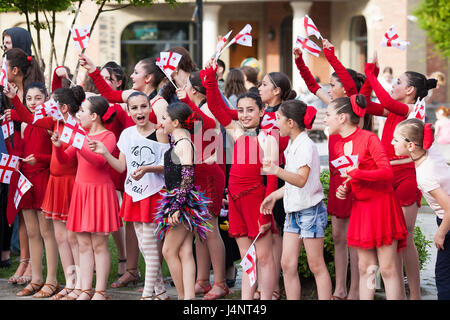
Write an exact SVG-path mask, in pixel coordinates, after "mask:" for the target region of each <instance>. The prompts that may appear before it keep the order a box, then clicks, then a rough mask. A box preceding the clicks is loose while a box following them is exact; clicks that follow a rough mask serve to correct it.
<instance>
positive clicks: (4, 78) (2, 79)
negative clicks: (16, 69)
mask: <svg viewBox="0 0 450 320" xmlns="http://www.w3.org/2000/svg"><path fill="white" fill-rule="evenodd" d="M0 85H1V86H3V88H5V89H6V91H8V69H7V68H6V58H3V64H2V71H1V73H0Z"/></svg>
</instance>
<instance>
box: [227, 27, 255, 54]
mask: <svg viewBox="0 0 450 320" xmlns="http://www.w3.org/2000/svg"><path fill="white" fill-rule="evenodd" d="M251 32H252V26H251V25H249V24H246V25H245V27H244V28H242V30H241V31H239V33H238V34H237V35H235V36H234V38H233V39H231V40H230V42H228V44H227V45H226V47H225V48H223V50H222V52H223V51H225V49H226V48H228V47H229V46H231V45H232V44H233V43H237V44H240V45H241V46H246V47H251V46H252V39H253V38H252V34H251Z"/></svg>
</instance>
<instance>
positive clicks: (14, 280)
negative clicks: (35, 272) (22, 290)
mask: <svg viewBox="0 0 450 320" xmlns="http://www.w3.org/2000/svg"><path fill="white" fill-rule="evenodd" d="M29 261H30V259H20V261H19V265H18V266H17V269H16V272H15V273H14V275H12V276H11V277H10V278H9V279H8V283H11V284H17V280H19V279H20V278H21V277H23V274H24V273H25V271H26V269H27V267H28V262H29ZM21 264H25V265H26V266H25V270H23V272H22V274H20V275H19V274H17V272H19V267H20V265H21ZM19 273H20V272H19ZM30 281H31V277H30Z"/></svg>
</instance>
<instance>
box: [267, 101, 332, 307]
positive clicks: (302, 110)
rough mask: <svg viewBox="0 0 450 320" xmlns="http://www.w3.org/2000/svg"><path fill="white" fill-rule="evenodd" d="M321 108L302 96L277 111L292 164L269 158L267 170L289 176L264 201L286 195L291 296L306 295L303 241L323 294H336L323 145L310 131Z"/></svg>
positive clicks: (286, 269)
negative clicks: (326, 248)
mask: <svg viewBox="0 0 450 320" xmlns="http://www.w3.org/2000/svg"><path fill="white" fill-rule="evenodd" d="M316 112H317V110H316V109H315V108H314V107H310V106H306V105H305V104H304V103H303V102H301V101H299V100H288V101H285V102H283V103H282V104H281V106H280V108H279V109H278V111H277V126H278V128H279V129H280V135H281V136H282V137H286V136H287V137H289V144H288V147H287V148H286V150H285V151H284V152H285V156H286V166H285V167H284V169H283V168H281V167H279V166H277V165H275V164H274V163H273V162H272V161H270V160H267V161H264V163H263V170H264V171H265V172H266V173H268V174H273V175H276V176H277V177H278V178H280V179H282V180H283V181H285V185H284V186H283V187H281V188H280V189H278V190H276V191H274V192H272V193H271V194H270V195H268V196H267V197H266V198H265V199H264V201H263V202H262V203H261V211H262V212H266V211H267V212H271V211H272V210H273V206H274V204H275V202H276V201H277V200H279V199H283V202H284V209H285V210H286V220H285V222H284V233H283V252H282V256H281V267H282V269H283V278H284V288H285V290H286V298H287V299H288V300H299V299H300V279H299V276H298V270H297V264H298V255H299V254H300V250H301V247H302V245H303V243H304V244H305V249H306V255H307V257H308V264H309V265H310V266H314V267H311V271H312V273H313V274H314V277H315V279H316V285H317V293H318V298H319V300H329V299H330V298H331V278H330V274H329V273H328V269H327V267H326V265H325V260H324V257H323V239H324V236H325V227H326V225H327V210H326V208H325V206H324V204H323V202H322V199H323V198H324V195H323V190H322V185H321V183H320V157H319V153H318V151H317V147H316V145H315V144H314V142H312V140H311V139H310V138H309V137H308V135H307V133H306V129H311V127H312V124H313V122H314V119H315V116H316Z"/></svg>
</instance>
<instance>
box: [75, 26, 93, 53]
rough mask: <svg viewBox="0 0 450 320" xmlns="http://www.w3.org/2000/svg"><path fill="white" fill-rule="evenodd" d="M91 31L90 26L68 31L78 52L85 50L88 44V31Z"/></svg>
mask: <svg viewBox="0 0 450 320" xmlns="http://www.w3.org/2000/svg"><path fill="white" fill-rule="evenodd" d="M90 30H91V26H90V25H87V26H86V27H84V28H78V29H77V28H72V29H70V31H71V32H72V38H73V41H75V46H76V47H77V49H78V50H80V51H82V50H83V49H87V47H88V43H89V37H90V34H89V31H90Z"/></svg>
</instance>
